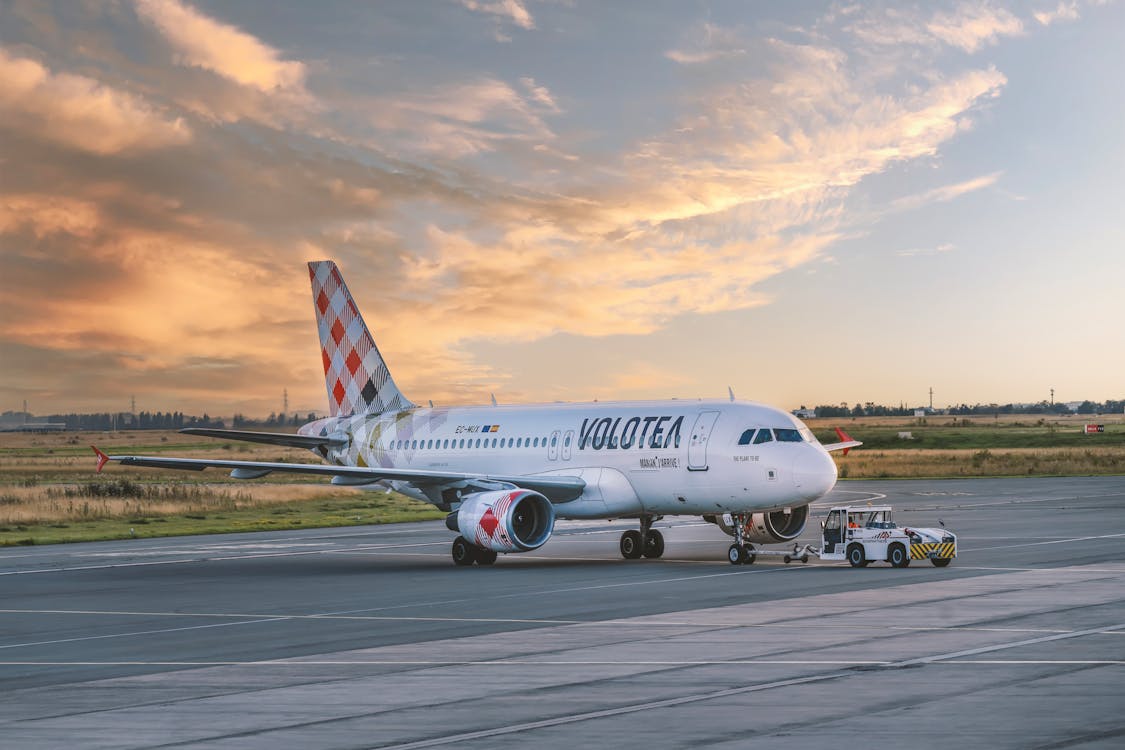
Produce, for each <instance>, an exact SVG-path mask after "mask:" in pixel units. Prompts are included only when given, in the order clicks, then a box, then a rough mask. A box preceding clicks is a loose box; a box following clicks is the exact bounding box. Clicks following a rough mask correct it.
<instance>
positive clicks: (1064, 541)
mask: <svg viewBox="0 0 1125 750" xmlns="http://www.w3.org/2000/svg"><path fill="white" fill-rule="evenodd" d="M1122 537H1125V533H1121V534H1098V535H1097V536H1075V537H1069V538H1066V539H1052V540H1051V541H1048V542H1026V543H1024V544H1004V545H998V546H995V547H976V548H974V549H959V550H957V552H958V554H961V553H962V552H988V551H991V550H996V549H1015V548H1017V547H1041V546H1043V545H1047V544H1071V543H1073V542H1090V541H1094V540H1095V539H1120V538H1122Z"/></svg>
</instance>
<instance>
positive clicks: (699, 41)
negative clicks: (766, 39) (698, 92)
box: [664, 23, 746, 65]
mask: <svg viewBox="0 0 1125 750" xmlns="http://www.w3.org/2000/svg"><path fill="white" fill-rule="evenodd" d="M745 54H746V43H745V42H744V41H743V40H742V38H741V37H740V36H739V34H738V32H737V31H735V30H733V29H726V28H723V27H721V26H716V25H715V24H712V23H703V24H701V25H699V26H697V27H695V28H692V29H691V30H689V31H688V32H687V34H686V35H685V39H684V41H683V44H682V46H681V47H680V48H677V49H673V50H668V51H667V52H665V53H664V56H665V57H667V58H668V59H669V60H671V61H672V62H677V63H680V64H681V65H700V64H703V63H709V62H713V61H715V60H723V59H730V58H734V57H741V56H743V55H745Z"/></svg>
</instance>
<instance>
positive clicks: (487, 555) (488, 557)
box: [477, 549, 499, 565]
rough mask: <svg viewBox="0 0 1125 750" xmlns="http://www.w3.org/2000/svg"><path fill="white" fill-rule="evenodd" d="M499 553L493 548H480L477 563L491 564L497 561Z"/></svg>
mask: <svg viewBox="0 0 1125 750" xmlns="http://www.w3.org/2000/svg"><path fill="white" fill-rule="evenodd" d="M497 557H499V554H498V553H497V552H496V550H491V549H478V550H477V565H491V564H492V563H494V562H496V558H497Z"/></svg>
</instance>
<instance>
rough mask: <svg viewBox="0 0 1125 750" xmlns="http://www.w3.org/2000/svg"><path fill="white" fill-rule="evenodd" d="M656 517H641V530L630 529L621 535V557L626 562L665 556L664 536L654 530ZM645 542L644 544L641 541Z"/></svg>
mask: <svg viewBox="0 0 1125 750" xmlns="http://www.w3.org/2000/svg"><path fill="white" fill-rule="evenodd" d="M655 520H656V518H655V517H654V516H641V529H640V531H635V530H633V529H630V530H629V531H626V532H625V533H624V534H622V535H621V556H622V557H624V558H625V559H626V560H638V559H640V558H641V557H648V558H657V557H660V556H661V555H663V554H664V535H663V534H661V533H660V532H659V531H657V530H656V529H654V528H652V522H653V521H655ZM642 540H643V541H644V544H642V543H641V541H642Z"/></svg>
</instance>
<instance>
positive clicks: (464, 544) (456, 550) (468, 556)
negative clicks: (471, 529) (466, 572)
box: [452, 536, 477, 565]
mask: <svg viewBox="0 0 1125 750" xmlns="http://www.w3.org/2000/svg"><path fill="white" fill-rule="evenodd" d="M452 552H453V562H455V563H457V564H458V565H472V564H473V563H474V562H476V559H477V556H476V548H475V547H473V545H471V544H469V543H468V541H466V540H465V537H463V536H459V537H457V538H456V539H454V540H453V550H452Z"/></svg>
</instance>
